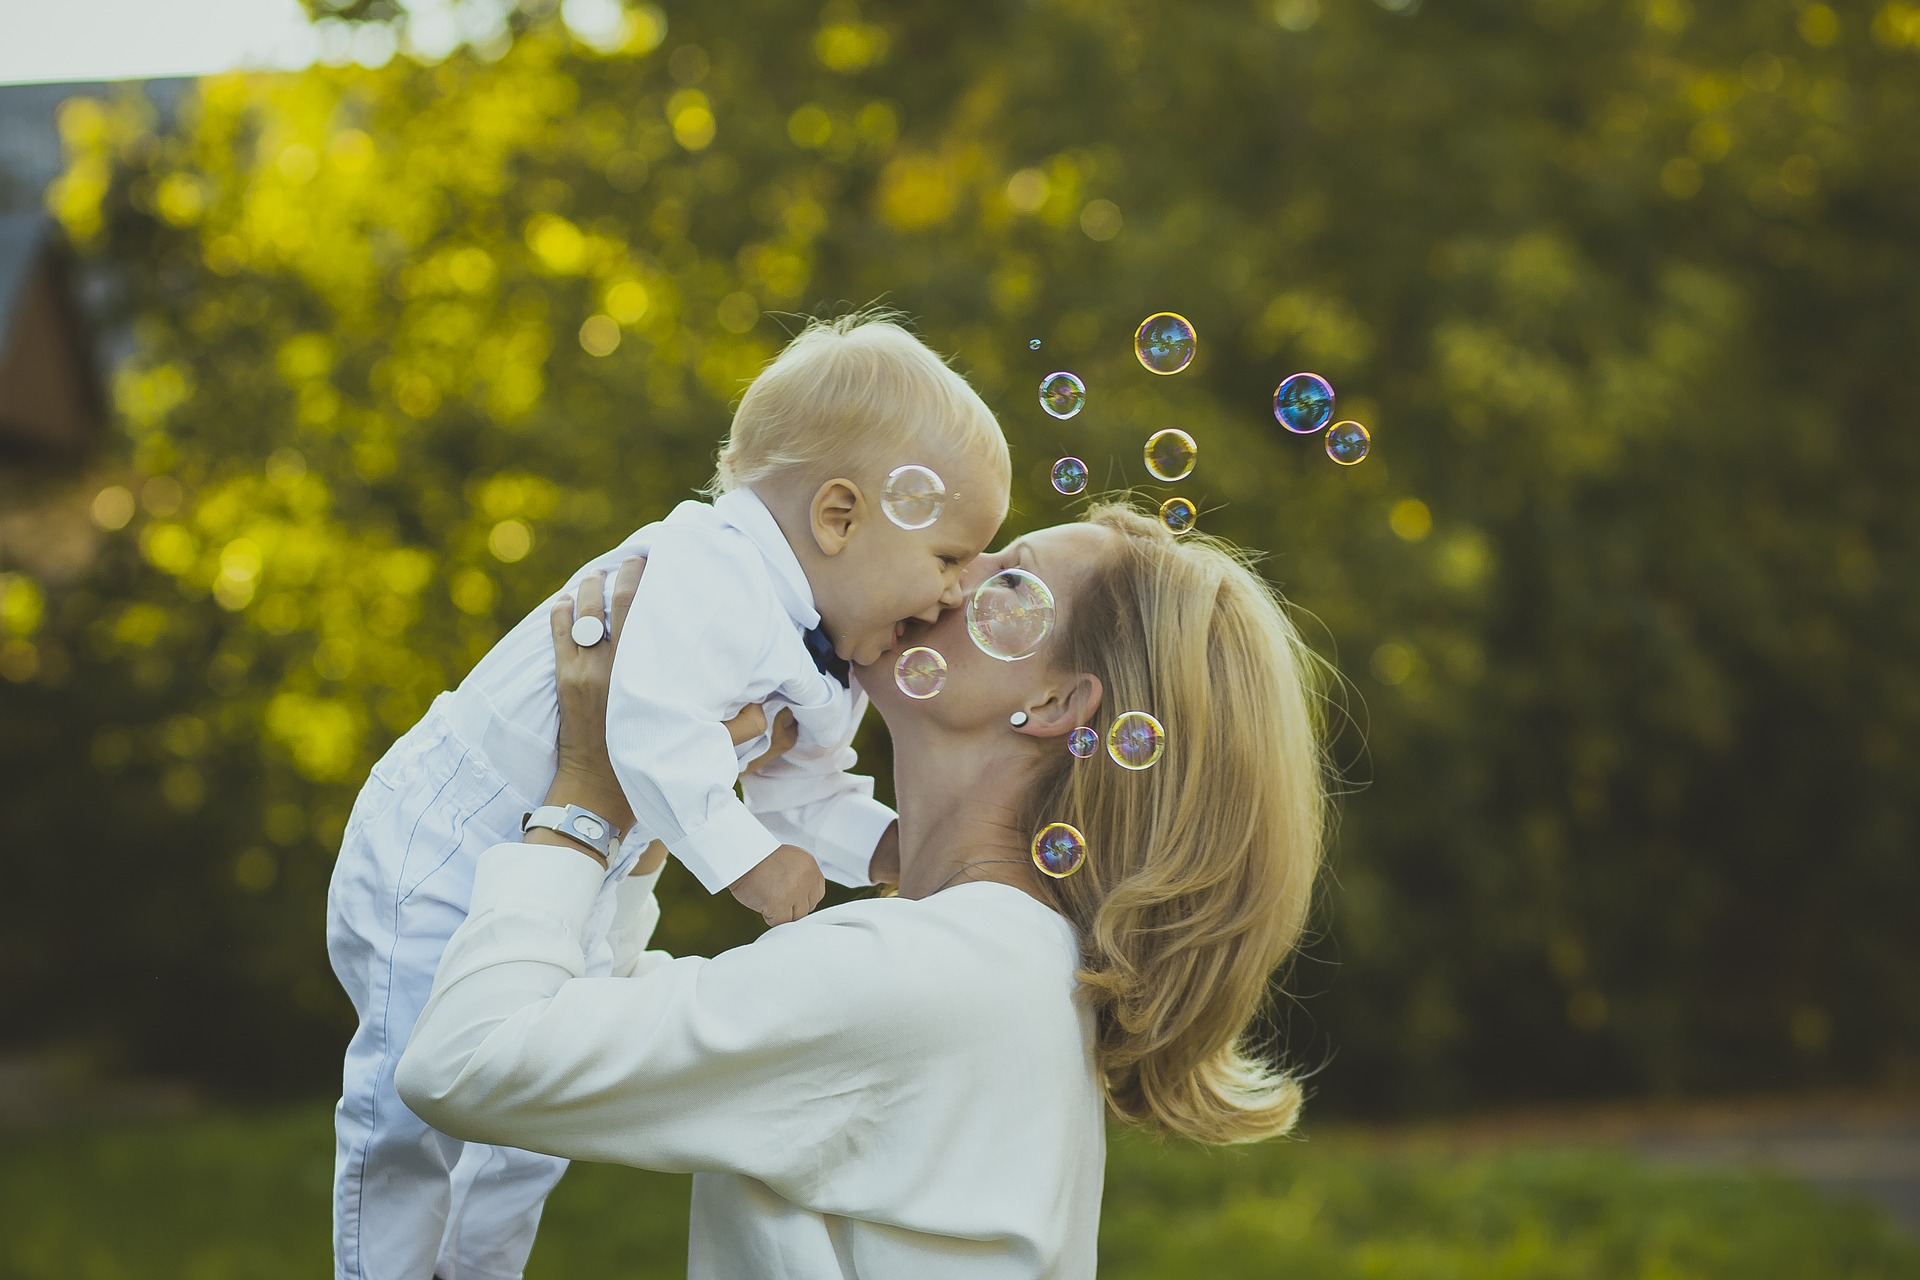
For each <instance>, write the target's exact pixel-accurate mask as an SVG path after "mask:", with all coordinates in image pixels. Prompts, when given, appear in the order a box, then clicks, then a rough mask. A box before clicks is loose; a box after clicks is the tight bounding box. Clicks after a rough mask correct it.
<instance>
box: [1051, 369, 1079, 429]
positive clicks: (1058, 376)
mask: <svg viewBox="0 0 1920 1280" xmlns="http://www.w3.org/2000/svg"><path fill="white" fill-rule="evenodd" d="M1086 405H1087V384H1086V383H1084V382H1082V381H1080V379H1078V378H1076V377H1074V376H1073V375H1072V374H1070V373H1067V372H1066V371H1064V370H1062V371H1061V372H1059V373H1050V374H1048V375H1047V376H1046V377H1044V378H1042V379H1040V407H1041V408H1042V409H1045V410H1046V411H1047V412H1048V413H1050V414H1052V415H1053V416H1054V417H1056V418H1071V417H1072V416H1073V415H1074V414H1076V413H1078V412H1080V410H1082V409H1084V408H1086Z"/></svg>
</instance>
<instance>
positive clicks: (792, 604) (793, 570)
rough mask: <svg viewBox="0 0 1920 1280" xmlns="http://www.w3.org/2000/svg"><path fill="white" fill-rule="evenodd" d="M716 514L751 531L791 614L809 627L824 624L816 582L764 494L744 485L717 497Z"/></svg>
mask: <svg viewBox="0 0 1920 1280" xmlns="http://www.w3.org/2000/svg"><path fill="white" fill-rule="evenodd" d="M713 511H714V514H715V515H717V516H719V517H720V518H721V519H722V520H724V521H725V522H726V523H727V524H729V525H732V526H733V527H734V528H736V529H738V530H739V531H740V532H741V533H744V534H746V535H747V541H749V542H751V543H753V545H754V546H756V547H758V548H759V549H760V555H761V558H762V559H764V560H765V561H766V562H767V568H769V569H771V570H772V571H773V574H772V577H773V587H774V591H775V592H776V593H777V594H778V595H779V597H780V603H781V604H782V605H783V606H785V608H786V610H787V616H789V617H791V618H792V619H793V620H794V622H795V624H797V625H798V626H800V627H801V628H803V629H805V630H812V629H813V628H814V627H817V626H819V625H820V611H819V610H818V609H816V608H814V605H813V586H812V584H810V583H809V582H808V581H807V574H806V570H804V569H802V568H801V567H800V558H799V557H798V556H796V555H794V554H793V547H792V546H791V545H790V544H789V543H788V542H787V535H786V534H785V533H784V532H783V531H782V530H781V528H780V522H779V521H778V520H775V519H774V518H773V512H771V511H769V510H767V504H766V503H764V502H762V501H761V500H760V495H759V494H757V493H755V492H754V491H753V490H751V489H749V488H747V487H746V486H744V485H742V486H741V487H740V488H738V489H730V490H728V491H727V492H726V493H723V494H721V495H720V496H719V497H718V498H715V499H714V500H713Z"/></svg>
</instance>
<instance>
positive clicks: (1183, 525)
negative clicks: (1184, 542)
mask: <svg viewBox="0 0 1920 1280" xmlns="http://www.w3.org/2000/svg"><path fill="white" fill-rule="evenodd" d="M1199 518H1200V512H1199V510H1198V509H1197V508H1195V506H1194V505H1193V503H1191V502H1189V501H1188V500H1187V499H1185V498H1168V499H1167V500H1166V501H1165V502H1163V503H1161V504H1160V523H1161V524H1163V525H1165V526H1167V528H1169V529H1171V530H1172V531H1173V532H1175V533H1185V532H1186V531H1187V530H1189V529H1191V528H1193V523H1194V521H1196V520H1198V519H1199Z"/></svg>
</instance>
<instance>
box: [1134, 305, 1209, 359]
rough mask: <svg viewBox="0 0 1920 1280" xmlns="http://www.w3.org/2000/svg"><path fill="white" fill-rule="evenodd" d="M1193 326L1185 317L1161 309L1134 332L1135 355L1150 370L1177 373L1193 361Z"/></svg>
mask: <svg viewBox="0 0 1920 1280" xmlns="http://www.w3.org/2000/svg"><path fill="white" fill-rule="evenodd" d="M1193 346H1194V338H1193V325H1192V324H1191V323H1190V322H1189V321H1188V320H1187V318H1186V317H1185V316H1177V315H1175V314H1174V313H1173V312H1171V311H1161V312H1158V313H1156V314H1154V315H1150V316H1148V317H1147V318H1146V319H1145V320H1142V321H1141V322H1140V327H1139V328H1138V329H1135V330H1134V331H1133V354H1135V355H1136V356H1139V357H1140V363H1141V364H1143V365H1145V366H1146V367H1147V371H1148V372H1149V373H1178V372H1180V371H1181V370H1182V369H1184V368H1186V367H1187V366H1188V365H1190V364H1192V363H1193Z"/></svg>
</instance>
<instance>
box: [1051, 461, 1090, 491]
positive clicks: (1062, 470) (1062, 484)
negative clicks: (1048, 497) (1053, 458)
mask: <svg viewBox="0 0 1920 1280" xmlns="http://www.w3.org/2000/svg"><path fill="white" fill-rule="evenodd" d="M1053 487H1054V488H1055V489H1058V490H1059V491H1060V492H1061V493H1065V494H1075V493H1079V492H1080V491H1081V490H1082V489H1084V488H1086V487H1087V464H1086V463H1084V462H1082V461H1080V459H1078V458H1062V459H1060V461H1058V462H1056V463H1054V464H1053Z"/></svg>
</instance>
